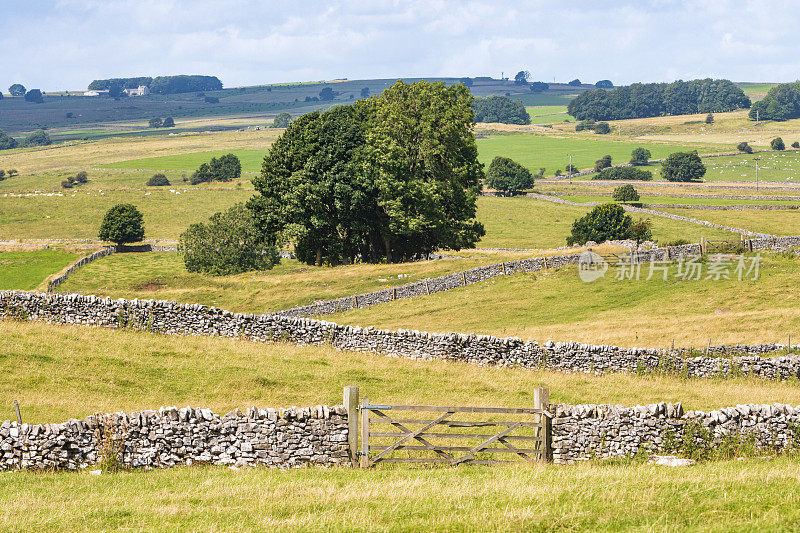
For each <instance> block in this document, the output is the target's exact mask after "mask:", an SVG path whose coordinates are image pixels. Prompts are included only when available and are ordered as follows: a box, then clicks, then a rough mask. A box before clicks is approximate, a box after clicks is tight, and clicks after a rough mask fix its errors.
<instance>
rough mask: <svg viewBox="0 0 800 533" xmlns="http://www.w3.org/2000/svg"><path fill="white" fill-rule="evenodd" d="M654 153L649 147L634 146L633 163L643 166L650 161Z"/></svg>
mask: <svg viewBox="0 0 800 533" xmlns="http://www.w3.org/2000/svg"><path fill="white" fill-rule="evenodd" d="M651 156H652V154H651V153H650V150H648V149H647V148H642V147H639V148H634V149H633V151H632V152H631V165H634V166H642V165H646V164H647V163H648V162H649V161H650V157H651Z"/></svg>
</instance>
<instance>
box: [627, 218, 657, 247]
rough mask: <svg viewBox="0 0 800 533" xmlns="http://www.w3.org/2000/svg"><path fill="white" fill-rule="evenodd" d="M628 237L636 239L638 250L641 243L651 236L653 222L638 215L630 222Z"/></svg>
mask: <svg viewBox="0 0 800 533" xmlns="http://www.w3.org/2000/svg"><path fill="white" fill-rule="evenodd" d="M630 238H631V239H633V240H634V241H636V249H637V250H638V249H639V245H640V244H641V243H643V242H644V241H649V240H650V239H652V238H653V222H652V221H651V220H650V219H648V218H641V217H639V218H638V219H637V220H636V221H634V222H633V223H632V224H631V233H630Z"/></svg>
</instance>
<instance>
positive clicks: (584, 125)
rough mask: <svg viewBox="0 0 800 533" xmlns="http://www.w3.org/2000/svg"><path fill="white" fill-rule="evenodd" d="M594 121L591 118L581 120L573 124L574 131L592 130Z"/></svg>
mask: <svg viewBox="0 0 800 533" xmlns="http://www.w3.org/2000/svg"><path fill="white" fill-rule="evenodd" d="M594 125H595V122H594V120H592V119H587V120H581V121H580V122H578V123H577V124H575V131H584V130H593V129H594Z"/></svg>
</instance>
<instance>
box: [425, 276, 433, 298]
mask: <svg viewBox="0 0 800 533" xmlns="http://www.w3.org/2000/svg"><path fill="white" fill-rule="evenodd" d="M424 281H425V294H427V295H428V296H430V294H431V288H430V287H428V278H425V280H424Z"/></svg>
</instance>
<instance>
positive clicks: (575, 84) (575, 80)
mask: <svg viewBox="0 0 800 533" xmlns="http://www.w3.org/2000/svg"><path fill="white" fill-rule="evenodd" d="M567 85H571V86H572V87H580V85H581V80H579V79H578V78H575V79H574V80H572V81H571V82H569V83H568V84H567Z"/></svg>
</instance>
